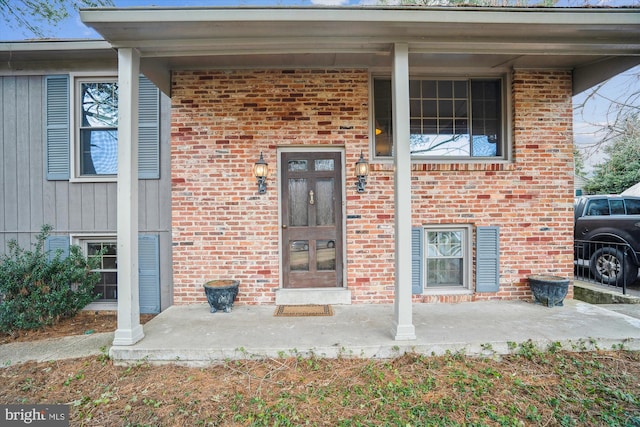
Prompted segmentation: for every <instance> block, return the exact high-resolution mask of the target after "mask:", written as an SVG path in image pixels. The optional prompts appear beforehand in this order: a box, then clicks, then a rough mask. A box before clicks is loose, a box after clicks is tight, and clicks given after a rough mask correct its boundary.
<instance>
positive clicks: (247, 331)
mask: <svg viewBox="0 0 640 427" xmlns="http://www.w3.org/2000/svg"><path fill="white" fill-rule="evenodd" d="M634 305H635V310H637V311H635V312H632V315H628V314H622V313H618V312H615V311H612V310H608V309H606V308H602V307H599V306H597V305H592V304H588V303H584V302H581V301H577V300H565V302H564V307H554V308H548V307H545V306H541V305H537V304H534V303H531V302H523V301H487V302H472V303H460V304H414V305H413V323H414V326H415V329H416V336H417V339H416V340H412V341H395V340H394V339H393V335H392V322H393V306H392V305H334V306H333V311H334V314H333V316H327V317H275V316H274V315H273V314H274V311H275V306H236V307H234V308H233V310H232V312H231V313H222V312H218V313H209V307H208V305H206V304H197V305H189V306H173V307H170V308H169V309H167V310H165V311H164V312H162V313H160V314H159V315H158V316H156V317H155V318H154V319H153V320H151V321H150V322H148V323H147V324H146V325H144V333H145V337H144V338H143V339H142V340H141V341H140V342H138V343H136V344H135V345H132V346H113V347H111V349H110V354H111V356H112V357H113V358H114V359H116V360H117V361H119V363H131V362H136V361H140V360H146V361H148V362H150V363H181V364H186V365H192V366H202V365H207V364H211V363H216V362H217V361H224V360H231V359H247V358H266V357H283V356H298V355H301V356H305V357H306V356H311V355H315V356H318V357H341V356H342V357H367V358H387V357H394V356H397V355H399V354H402V353H405V352H419V353H423V354H428V355H431V354H435V355H441V354H444V353H445V352H447V351H451V352H458V351H460V352H463V353H464V354H468V355H492V354H507V353H510V352H513V351H515V350H514V348H513V347H514V344H521V343H523V342H526V341H528V340H531V341H533V342H534V343H535V344H536V345H537V346H538V347H539V348H541V349H546V348H548V346H549V345H550V344H552V343H555V342H559V343H561V344H562V346H563V348H565V349H568V350H581V349H594V348H599V349H611V348H612V347H613V346H618V345H623V346H624V348H626V349H630V350H640V304H634ZM635 313H637V314H638V316H635Z"/></svg>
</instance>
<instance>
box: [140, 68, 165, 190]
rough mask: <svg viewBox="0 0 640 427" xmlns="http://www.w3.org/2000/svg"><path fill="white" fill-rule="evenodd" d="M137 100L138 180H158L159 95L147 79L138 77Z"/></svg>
mask: <svg viewBox="0 0 640 427" xmlns="http://www.w3.org/2000/svg"><path fill="white" fill-rule="evenodd" d="M138 92H139V99H138V102H139V104H138V178H140V179H158V178H160V160H159V159H160V130H159V127H160V95H159V91H158V89H157V88H156V87H155V85H154V84H153V83H151V81H150V80H149V79H147V78H146V77H144V76H141V77H140V87H139V91H138Z"/></svg>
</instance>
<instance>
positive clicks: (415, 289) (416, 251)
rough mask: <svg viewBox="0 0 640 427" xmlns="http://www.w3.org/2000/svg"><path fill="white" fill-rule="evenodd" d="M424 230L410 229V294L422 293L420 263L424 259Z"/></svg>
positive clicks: (419, 228) (421, 269) (418, 228)
mask: <svg viewBox="0 0 640 427" xmlns="http://www.w3.org/2000/svg"><path fill="white" fill-rule="evenodd" d="M423 235H424V229H423V228H422V227H413V228H412V229H411V293H413V294H421V293H422V284H423V278H422V271H423V270H424V269H423V268H422V263H423V259H424V244H423V242H422V240H423Z"/></svg>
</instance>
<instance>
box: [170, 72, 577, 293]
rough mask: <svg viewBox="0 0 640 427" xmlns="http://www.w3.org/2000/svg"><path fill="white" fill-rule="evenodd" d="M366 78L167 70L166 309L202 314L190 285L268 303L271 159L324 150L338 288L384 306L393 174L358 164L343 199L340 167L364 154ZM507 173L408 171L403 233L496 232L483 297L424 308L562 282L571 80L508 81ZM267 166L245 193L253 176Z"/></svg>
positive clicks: (556, 76)
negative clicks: (332, 197) (340, 218)
mask: <svg viewBox="0 0 640 427" xmlns="http://www.w3.org/2000/svg"><path fill="white" fill-rule="evenodd" d="M368 88H369V81H368V73H367V71H366V70H295V71H292V70H268V71H238V72H231V71H229V72H225V71H210V72H209V71H207V72H205V71H202V72H195V71H194V72H191V71H185V72H176V73H174V75H173V96H172V103H173V108H172V110H173V111H172V148H171V157H172V158H171V161H172V166H171V169H172V208H173V242H174V243H173V244H174V247H173V249H174V253H173V260H174V289H175V292H174V300H175V303H176V304H185V303H191V302H204V301H205V299H204V292H203V291H202V284H203V283H204V282H206V281H207V280H211V279H216V278H229V277H232V278H235V279H238V280H240V283H241V285H240V286H241V292H240V295H239V301H238V303H239V304H243V303H244V304H261V303H267V304H268V303H273V302H274V300H275V294H274V291H275V290H276V289H277V288H278V286H279V264H278V263H279V246H278V245H279V242H278V193H279V191H278V188H277V176H278V175H277V170H276V164H277V154H276V149H277V148H278V147H286V146H298V147H301V146H335V147H344V148H345V154H346V163H345V165H346V183H345V186H346V189H347V190H346V210H345V214H347V215H355V216H359V217H358V218H355V219H347V228H346V230H345V233H346V240H347V247H346V263H345V266H346V269H347V286H348V287H349V288H350V289H351V291H352V295H353V302H354V303H378V302H391V301H392V300H393V289H394V282H393V280H394V274H393V266H394V259H393V251H394V241H393V223H394V208H393V171H392V168H391V167H390V166H389V165H384V164H372V165H371V174H370V177H369V183H368V185H367V191H366V192H365V193H362V194H358V193H356V192H355V187H354V182H355V178H354V177H353V165H354V164H355V162H356V161H357V159H358V157H359V155H360V151H361V150H362V151H364V152H365V153H366V152H368V144H369V130H368V120H369V117H368V105H369V91H368ZM512 103H513V109H514V129H513V133H514V144H513V158H514V162H513V163H512V164H509V165H501V164H491V165H435V164H427V165H424V164H419V165H414V167H413V173H412V191H413V210H414V215H413V224H414V225H419V224H438V223H442V224H445V223H447V224H448V223H464V224H467V223H471V224H474V225H500V226H501V254H500V256H501V263H500V266H501V289H500V292H499V293H497V294H486V295H485V294H476V295H473V296H424V297H422V296H421V297H415V298H416V300H422V301H429V302H433V301H441V302H457V301H461V300H470V299H488V298H509V299H512V298H530V295H529V291H528V287H527V285H526V276H527V275H529V274H533V273H541V272H544V273H553V274H559V275H563V276H569V277H571V276H572V274H573V269H572V268H573V267H572V266H573V264H572V227H573V223H572V218H573V216H572V213H573V205H572V201H573V192H572V188H573V185H572V182H573V160H572V147H573V144H572V130H571V120H572V111H571V74H570V73H569V72H550V71H544V72H542V71H540V72H538V71H518V72H515V74H514V75H513V100H512ZM260 152H263V153H264V158H265V160H266V161H267V162H268V163H269V177H268V179H267V185H268V189H267V193H266V194H263V195H258V194H257V186H256V183H255V178H254V177H253V171H252V169H253V164H254V163H255V161H256V160H257V159H258V157H259V155H260Z"/></svg>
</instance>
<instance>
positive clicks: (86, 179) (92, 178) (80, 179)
mask: <svg viewBox="0 0 640 427" xmlns="http://www.w3.org/2000/svg"><path fill="white" fill-rule="evenodd" d="M69 182H72V183H95V182H118V177H117V176H106V177H101V176H82V177H75V178H71V179H70V180H69Z"/></svg>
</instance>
